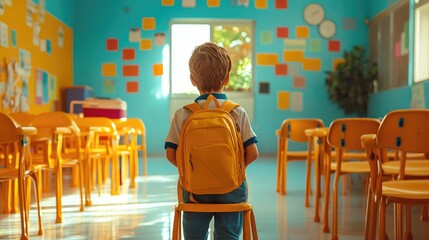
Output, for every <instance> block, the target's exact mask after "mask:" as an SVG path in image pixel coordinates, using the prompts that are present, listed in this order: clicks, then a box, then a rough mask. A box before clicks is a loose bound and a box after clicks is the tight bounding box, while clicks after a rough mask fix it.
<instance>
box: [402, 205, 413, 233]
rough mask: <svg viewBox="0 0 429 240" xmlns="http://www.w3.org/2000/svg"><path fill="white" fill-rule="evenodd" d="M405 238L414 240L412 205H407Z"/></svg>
mask: <svg viewBox="0 0 429 240" xmlns="http://www.w3.org/2000/svg"><path fill="white" fill-rule="evenodd" d="M404 238H405V239H407V240H412V239H413V233H412V232H411V209H410V205H405V233H404Z"/></svg>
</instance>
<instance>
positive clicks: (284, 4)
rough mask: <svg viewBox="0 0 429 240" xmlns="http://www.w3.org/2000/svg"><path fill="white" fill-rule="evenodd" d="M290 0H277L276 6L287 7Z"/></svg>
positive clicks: (279, 7)
mask: <svg viewBox="0 0 429 240" xmlns="http://www.w3.org/2000/svg"><path fill="white" fill-rule="evenodd" d="M287 1H288V0H276V8H278V9H286V8H287Z"/></svg>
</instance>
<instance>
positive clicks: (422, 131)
mask: <svg viewBox="0 0 429 240" xmlns="http://www.w3.org/2000/svg"><path fill="white" fill-rule="evenodd" d="M428 121H429V111H428V110H410V109H406V110H395V111H392V112H389V113H388V114H387V115H386V116H385V117H384V119H383V121H382V122H381V125H380V128H379V130H378V132H377V134H372V135H364V136H362V137H361V140H362V144H363V145H364V146H365V148H366V150H367V155H368V162H369V164H370V168H371V173H370V174H371V176H370V191H369V192H368V206H367V219H366V221H368V223H367V225H368V226H373V227H370V228H369V230H368V229H367V231H366V236H367V238H368V239H375V234H376V230H375V227H376V224H377V222H376V221H377V219H379V228H378V229H379V238H380V239H387V234H386V227H385V219H386V217H385V213H386V207H387V205H388V204H390V203H394V205H395V208H394V210H395V211H394V225H395V226H394V229H395V232H394V235H395V239H402V238H403V237H404V238H406V239H407V238H408V239H409V237H412V236H411V232H410V230H409V229H410V226H409V225H410V221H408V219H409V218H410V213H409V211H408V210H407V216H406V217H407V229H408V230H407V231H406V232H405V236H403V234H402V232H403V229H402V205H407V206H409V205H412V204H422V205H428V204H429V187H428V186H429V180H428V179H406V177H407V175H408V176H409V175H415V176H417V175H422V176H423V175H424V176H427V175H428V173H429V172H428V170H427V169H428V165H427V161H421V162H420V163H416V162H412V161H411V160H409V159H407V154H408V153H424V152H427V151H428V146H427V143H428V142H429V126H428V124H427V123H428ZM387 149H393V150H397V151H399V152H400V159H399V170H398V172H397V177H396V179H393V180H388V181H383V179H384V176H386V172H385V170H384V168H383V164H384V163H386V162H387V159H386V158H387V154H386V151H387ZM410 163H411V164H410ZM425 169H426V170H425ZM414 171H417V173H416V172H414ZM390 174H392V172H390ZM394 175H396V174H394ZM377 207H379V214H380V215H379V217H378V214H377V213H378V211H377Z"/></svg>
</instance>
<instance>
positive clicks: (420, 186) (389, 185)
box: [382, 180, 429, 199]
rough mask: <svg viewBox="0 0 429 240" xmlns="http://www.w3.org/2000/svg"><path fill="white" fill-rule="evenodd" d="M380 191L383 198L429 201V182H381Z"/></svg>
mask: <svg viewBox="0 0 429 240" xmlns="http://www.w3.org/2000/svg"><path fill="white" fill-rule="evenodd" d="M382 191H383V195H384V196H389V197H396V198H407V199H429V180H400V181H398V180H396V181H386V182H383V185H382Z"/></svg>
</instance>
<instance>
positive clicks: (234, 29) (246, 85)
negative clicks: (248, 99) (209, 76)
mask: <svg viewBox="0 0 429 240" xmlns="http://www.w3.org/2000/svg"><path fill="white" fill-rule="evenodd" d="M213 42H215V43H217V44H219V45H220V46H223V47H224V48H225V49H226V50H227V51H228V53H229V55H230V57H231V61H232V68H231V72H230V80H229V83H228V85H227V86H226V87H225V91H250V90H251V89H250V87H251V83H252V48H253V47H252V27H251V26H249V25H218V26H215V27H214V28H213Z"/></svg>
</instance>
